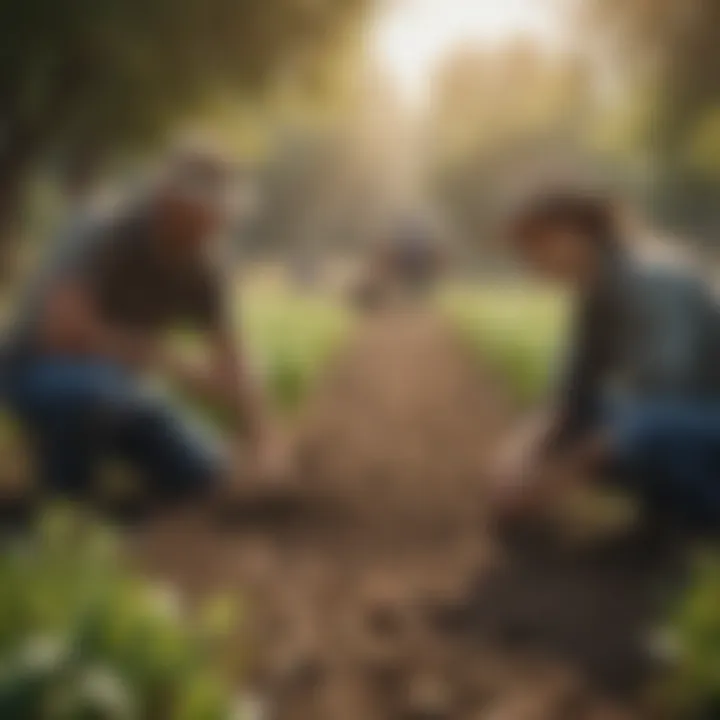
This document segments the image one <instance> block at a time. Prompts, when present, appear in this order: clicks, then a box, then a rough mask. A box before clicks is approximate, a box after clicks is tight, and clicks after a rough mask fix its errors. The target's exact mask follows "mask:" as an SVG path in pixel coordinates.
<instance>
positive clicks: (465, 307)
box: [442, 285, 565, 402]
mask: <svg viewBox="0 0 720 720" xmlns="http://www.w3.org/2000/svg"><path fill="white" fill-rule="evenodd" d="M442 305H443V308H444V310H445V312H446V313H447V314H448V315H449V317H450V318H451V320H452V322H453V323H454V324H455V326H456V327H457V328H458V330H459V332H460V335H461V337H462V338H463V339H464V340H465V341H466V342H467V343H468V344H469V346H470V347H471V348H473V349H474V350H476V351H477V352H478V355H479V356H480V357H481V358H482V360H483V361H484V362H486V363H489V365H490V366H491V368H492V369H493V370H495V371H497V372H498V373H499V374H500V375H501V376H502V377H504V378H505V379H506V380H507V381H508V383H509V386H510V388H511V389H512V391H513V392H514V393H516V395H517V397H518V399H519V400H521V401H522V402H530V401H533V400H536V399H538V398H539V397H540V396H541V395H542V394H543V392H545V391H546V389H547V386H548V380H549V376H550V374H551V371H552V366H553V359H554V358H555V357H556V356H557V348H558V345H559V340H560V335H561V332H562V328H563V325H564V314H565V313H564V306H563V302H562V299H561V298H560V297H558V296H557V295H556V294H553V293H551V292H549V291H547V290H544V289H538V288H534V287H533V286H532V285H504V286H497V287H487V286H486V287H483V288H482V289H478V288H471V289H467V288H459V289H454V290H452V291H450V292H448V293H447V294H446V295H445V296H444V297H443V299H442Z"/></svg>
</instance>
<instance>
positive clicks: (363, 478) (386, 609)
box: [139, 312, 672, 720]
mask: <svg viewBox="0 0 720 720" xmlns="http://www.w3.org/2000/svg"><path fill="white" fill-rule="evenodd" d="M514 415H515V410H514V408H513V405H512V403H511V402H510V401H509V399H508V397H507V395H506V393H505V392H504V389H503V387H502V384H501V383H498V382H497V380H496V379H495V378H493V377H492V375H490V374H488V373H486V372H484V371H483V370H482V369H479V368H478V362H477V358H474V357H471V355H470V354H469V353H467V352H466V351H465V349H464V348H463V347H462V346H461V345H460V344H459V343H458V341H457V340H456V338H455V337H454V336H453V334H452V333H451V332H450V330H449V329H448V328H447V327H446V326H445V325H444V324H443V322H441V321H440V320H439V319H438V318H436V317H434V316H432V315H430V314H425V313H408V312H394V313H387V314H384V315H383V316H381V317H380V316H379V317H374V318H369V319H367V320H366V324H365V325H364V326H363V327H362V328H361V329H360V330H359V332H358V333H357V336H356V337H355V339H354V341H353V342H352V344H351V347H348V348H347V349H346V350H345V352H344V353H343V356H342V357H341V358H339V361H338V362H337V363H336V364H335V365H334V366H333V367H332V368H331V369H330V370H329V371H328V373H327V378H326V379H325V382H324V383H322V386H321V387H320V388H319V390H318V392H317V393H316V396H315V397H314V398H313V400H312V401H311V402H310V403H309V404H308V407H307V409H306V412H305V413H304V415H303V417H302V419H301V421H300V423H299V438H298V453H299V457H300V462H301V467H302V475H303V499H302V501H301V502H300V503H298V504H297V505H288V506H286V507H280V506H278V505H275V506H266V507H264V508H263V507H262V506H257V507H255V508H253V509H249V510H248V513H247V516H246V517H243V518H241V519H240V521H239V522H236V523H234V524H233V525H232V527H225V528H220V527H217V526H210V525H209V524H208V523H207V522H206V521H205V520H202V519H200V518H198V517H197V516H196V515H194V514H193V513H185V514H184V515H183V516H173V517H169V518H168V519H167V520H166V521H164V522H158V523H156V524H155V525H154V526H153V527H152V529H149V530H146V531H145V532H144V534H143V536H142V537H141V538H140V543H139V547H140V548H141V550H142V557H143V560H144V562H145V563H146V564H147V567H149V568H150V569H151V570H152V572H153V573H155V574H159V575H161V576H163V577H166V578H168V579H170V580H172V581H173V582H175V583H178V584H179V586H180V587H181V588H182V589H183V590H184V592H185V593H186V594H187V596H188V597H189V598H191V599H195V598H200V597H206V596H209V595H212V594H215V593H217V592H219V591H225V592H231V593H233V595H236V596H237V597H239V598H241V599H242V602H243V603H244V605H245V608H246V610H245V612H244V617H245V618H246V622H245V624H244V628H243V629H242V631H241V633H240V636H239V637H238V638H237V643H235V644H234V645H233V649H232V650H231V652H230V656H231V657H230V660H231V661H232V662H234V663H235V665H236V667H237V668H238V672H239V673H241V675H242V678H243V682H244V683H245V684H250V685H251V686H252V687H253V688H254V690H255V692H257V693H258V694H259V695H260V696H262V697H264V698H266V699H267V702H268V709H267V716H268V718H272V719H273V720H565V719H566V720H621V719H626V718H627V719H630V718H632V719H633V720H640V719H642V718H651V717H656V715H654V713H653V710H651V709H650V708H649V705H650V704H651V703H649V702H648V700H647V696H648V686H649V685H651V684H652V682H651V681H652V680H653V679H654V678H655V677H656V675H657V672H658V667H657V662H656V661H655V660H654V659H653V658H652V657H651V655H650V653H649V652H648V650H647V647H648V642H647V641H648V637H649V633H650V632H651V630H652V629H653V627H654V624H655V622H656V619H657V616H658V612H659V610H660V606H661V602H662V592H659V590H661V589H662V588H663V583H665V584H667V582H668V573H669V568H670V566H671V563H670V562H669V560H670V554H669V553H670V550H671V549H672V548H670V549H667V548H662V547H658V546H657V544H653V543H651V542H649V541H647V539H646V540H645V541H642V540H641V539H638V538H636V537H633V535H632V533H629V534H623V533H621V534H619V535H617V537H613V538H603V539H601V540H596V541H593V542H588V541H585V542H578V541H573V542H570V541H568V540H567V538H565V539H562V538H561V537H560V536H557V537H556V536H554V535H540V534H535V535H533V533H532V532H530V530H528V531H527V533H526V534H525V537H520V536H518V535H516V536H515V537H514V538H513V539H512V541H510V540H507V539H505V540H501V539H500V538H499V537H498V536H497V534H496V533H494V532H493V531H492V526H491V524H490V523H489V521H488V517H487V512H486V510H485V506H486V502H485V501H484V499H485V497H486V492H487V482H486V479H485V477H484V467H485V466H486V464H487V459H488V456H489V454H490V453H491V452H492V451H493V449H494V448H495V447H496V446H497V444H498V442H499V439H500V437H501V436H502V434H503V433H504V431H505V430H506V429H507V427H508V425H509V423H511V422H512V419H513V417H514Z"/></svg>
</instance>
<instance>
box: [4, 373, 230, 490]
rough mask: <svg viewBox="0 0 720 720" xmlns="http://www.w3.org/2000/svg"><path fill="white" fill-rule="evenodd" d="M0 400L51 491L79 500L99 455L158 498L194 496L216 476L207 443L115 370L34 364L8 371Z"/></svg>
mask: <svg viewBox="0 0 720 720" xmlns="http://www.w3.org/2000/svg"><path fill="white" fill-rule="evenodd" d="M8 399H9V401H10V404H11V406H12V407H13V408H14V409H15V410H16V412H17V413H18V414H19V415H20V417H21V419H23V420H24V421H25V422H26V424H27V425H28V426H29V429H30V432H31V434H32V436H33V438H34V440H35V444H36V447H37V451H38V455H39V457H38V460H39V469H40V472H41V475H42V479H43V482H44V484H45V486H46V487H47V488H48V489H51V490H53V491H56V492H61V493H64V494H72V495H82V494H84V493H85V492H87V491H88V490H89V489H90V486H91V484H92V479H93V475H94V473H95V470H96V468H97V463H98V461H99V460H100V459H103V458H107V457H117V458H119V459H122V460H126V461H128V462H129V463H130V464H131V465H133V466H135V467H136V468H137V469H138V471H139V472H140V474H141V475H142V477H143V478H144V479H145V480H146V481H147V482H148V483H149V484H150V486H151V489H153V490H159V491H161V492H162V493H163V494H172V493H178V494H180V493H181V494H185V493H188V492H198V491H202V490H204V489H205V488H206V487H207V485H208V483H209V482H211V480H213V479H214V478H216V477H218V476H219V460H218V453H217V452H216V449H215V447H214V445H213V444H212V443H211V442H210V440H209V438H206V437H204V436H203V435H202V434H200V433H198V432H196V431H195V429H194V428H193V427H192V426H191V424H190V423H189V422H186V421H185V419H184V418H183V417H182V416H181V415H180V414H179V413H178V412H176V411H174V410H173V409H171V408H170V406H169V405H168V404H167V403H165V402H164V401H163V400H162V399H161V398H159V397H155V396H152V395H150V394H148V393H147V392H145V391H144V389H143V388H142V387H141V386H140V384H139V383H138V382H137V381H136V380H135V378H134V377H133V376H132V375H130V374H129V373H127V372H126V371H124V370H123V369H122V368H119V367H117V366H115V365H112V364H109V363H103V362H96V361H68V360H59V359H42V360H35V361H33V362H30V363H27V364H26V365H25V366H24V367H22V368H18V369H17V370H16V371H15V372H13V373H12V375H11V378H10V384H9V388H8Z"/></svg>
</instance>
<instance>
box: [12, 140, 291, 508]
mask: <svg viewBox="0 0 720 720" xmlns="http://www.w3.org/2000/svg"><path fill="white" fill-rule="evenodd" d="M231 175H232V173H231V171H230V170H229V168H228V167H227V166H226V165H225V164H224V162H223V161H222V160H221V159H218V158H216V157H213V156H211V155H208V154H204V153H202V152H191V151H184V152H182V153H178V155H176V156H174V157H173V158H172V159H171V160H170V161H169V162H168V163H167V166H166V167H165V169H164V172H162V173H161V175H160V177H158V178H157V179H156V180H155V182H154V183H153V184H152V185H151V187H150V188H149V190H148V191H146V192H144V193H142V196H141V197H140V198H139V199H137V198H135V199H132V200H129V201H127V202H125V203H124V204H122V205H120V206H119V207H118V208H116V209H114V210H113V211H112V212H107V211H103V212H91V213H83V217H82V218H81V219H79V220H77V221H75V222H72V223H71V224H70V226H69V227H68V228H67V229H66V231H65V232H64V233H62V234H61V237H60V238H59V239H58V240H57V241H56V242H54V243H53V244H52V246H51V247H50V253H49V257H48V258H47V259H46V261H45V262H44V263H43V264H42V267H41V268H40V271H39V273H38V274H37V276H36V277H35V278H34V280H33V281H32V282H31V284H30V286H29V288H28V291H27V293H26V294H25V295H24V296H23V297H22V298H21V300H20V303H19V306H18V308H17V309H16V312H15V315H14V321H13V322H12V323H11V324H10V328H9V330H8V331H7V337H6V338H5V342H4V348H3V375H4V382H3V390H4V395H5V396H6V397H5V399H6V402H7V403H8V404H9V406H10V409H11V410H12V411H13V412H14V414H15V415H16V416H17V418H18V419H19V420H20V422H21V423H22V425H23V426H24V427H25V428H26V429H27V432H28V435H29V438H30V440H31V442H32V447H33V448H34V449H35V451H36V461H37V462H36V467H37V470H38V474H39V476H40V479H41V486H42V488H43V489H44V490H47V491H49V492H51V493H58V494H62V495H67V496H71V497H75V498H82V497H87V496H88V495H89V494H91V493H92V491H93V489H94V487H93V486H94V479H95V477H96V470H97V468H98V465H99V463H100V461H102V460H104V459H107V458H118V459H120V460H122V461H125V462H127V463H128V464H130V465H131V466H132V467H133V468H135V469H136V470H137V473H138V475H139V477H141V478H142V479H143V481H144V482H145V483H146V484H147V488H148V489H149V490H150V491H151V494H152V496H153V497H160V498H163V499H166V500H170V499H180V498H187V497H193V498H195V497H199V496H203V497H212V498H215V497H217V498H218V500H219V501H220V502H221V504H222V502H224V501H225V500H228V501H229V500H230V499H231V498H232V497H233V491H232V489H233V488H234V487H235V484H234V483H233V479H234V477H235V474H236V473H235V469H234V468H233V462H232V460H231V457H233V456H234V453H232V452H227V449H221V448H220V447H219V446H218V444H217V443H216V442H215V441H214V440H212V439H211V438H210V436H209V435H206V434H202V433H200V432H199V431H198V429H197V428H196V427H195V425H194V423H193V422H192V421H191V419H188V418H186V417H185V416H184V415H183V414H182V413H180V412H179V411H178V410H177V409H175V408H174V407H173V406H172V405H171V404H170V403H169V402H168V400H167V399H166V398H165V397H163V396H162V395H161V394H158V393H157V392H156V391H152V390H151V389H149V385H150V384H149V383H147V382H144V379H145V377H146V376H147V375H155V374H157V375H160V376H163V377H165V378H166V379H168V380H169V381H170V382H171V383H175V384H177V385H178V386H179V387H180V388H182V389H183V390H187V391H189V392H191V393H195V394H197V395H198V396H201V397H203V398H208V399H212V400H213V401H215V402H221V403H224V404H225V406H227V407H228V408H229V410H230V411H231V412H232V415H233V417H234V419H235V421H236V424H237V427H238V431H240V430H242V431H243V432H244V439H245V441H246V443H247V448H248V460H247V461H248V462H249V463H251V464H252V467H253V468H254V469H255V470H256V471H257V473H258V474H259V475H261V476H263V477H267V478H273V477H276V476H279V474H280V472H281V468H282V467H283V464H284V462H285V459H284V458H285V455H284V451H283V450H281V449H280V448H281V446H282V443H280V442H279V440H278V437H277V434H276V433H275V431H274V430H273V428H272V427H271V423H270V422H269V419H268V415H267V412H266V409H265V404H264V402H263V399H262V397H261V392H260V389H259V387H258V385H257V382H256V380H255V378H254V377H253V375H252V373H251V371H250V369H249V367H248V362H247V357H246V354H245V352H244V351H243V349H242V348H241V347H240V346H239V341H238V339H237V337H236V334H235V331H234V324H233V320H232V317H231V315H232V304H231V302H230V300H229V296H228V295H229V294H228V283H227V281H226V279H225V277H224V274H225V272H226V270H227V266H226V263H223V260H222V230H223V227H224V225H225V224H226V222H227V220H228V216H227V202H226V201H227V198H228V188H229V187H230V185H231V179H232V178H231ZM179 326H184V327H188V328H193V329H195V330H197V331H199V332H200V333H202V336H203V338H204V339H205V341H206V349H207V362H204V363H200V364H195V363H189V362H187V360H186V359H183V358H182V357H180V356H178V354H177V353H176V352H173V350H172V348H168V346H167V344H166V342H165V339H166V334H167V331H168V330H171V329H172V328H175V327H179ZM238 438H240V435H238Z"/></svg>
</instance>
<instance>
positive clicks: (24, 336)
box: [5, 203, 224, 357]
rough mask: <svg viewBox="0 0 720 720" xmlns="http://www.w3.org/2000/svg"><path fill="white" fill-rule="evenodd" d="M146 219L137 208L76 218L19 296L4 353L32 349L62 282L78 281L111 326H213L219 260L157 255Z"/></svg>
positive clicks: (218, 309) (142, 207) (220, 289)
mask: <svg viewBox="0 0 720 720" xmlns="http://www.w3.org/2000/svg"><path fill="white" fill-rule="evenodd" d="M150 217H151V216H150V213H149V212H148V210H147V205H146V204H144V203H133V204H129V205H128V206H126V207H124V208H122V209H120V210H119V211H115V212H113V213H92V212H84V213H82V214H81V215H80V216H78V217H76V218H75V219H74V220H73V221H72V222H71V223H70V224H69V226H68V227H67V228H66V230H65V231H64V232H63V233H62V234H61V237H60V238H59V239H58V240H57V241H56V242H55V243H54V245H53V247H52V248H51V249H50V252H49V254H48V256H47V258H46V259H45V262H43V264H42V265H41V267H40V269H39V271H38V273H37V274H36V276H35V277H34V278H33V279H32V280H31V282H30V284H29V286H28V288H27V291H26V292H25V294H24V295H23V296H22V297H21V299H20V303H19V306H18V308H17V310H16V313H15V319H14V322H12V323H11V325H10V330H9V334H8V338H7V340H6V343H5V347H6V351H7V352H8V354H9V356H10V357H17V356H21V357H26V356H27V355H28V354H32V353H34V352H37V351H38V350H39V348H38V344H37V329H38V326H39V323H40V320H41V316H42V313H43V312H44V306H45V304H46V302H47V299H48V296H49V293H50V292H51V291H52V290H53V289H54V288H55V287H57V285H58V284H59V283H60V282H65V281H68V280H70V281H73V280H77V281H78V282H80V283H82V285H83V287H84V288H86V289H87V290H88V291H89V292H90V293H91V296H92V297H93V300H94V302H95V306H96V308H97V310H98V312H99V313H100V314H101V316H102V317H103V318H104V319H105V320H106V321H107V322H109V323H111V324H113V325H115V326H117V327H122V328H127V329H128V330H134V331H145V332H160V331H162V330H165V329H168V328H170V327H172V326H174V325H192V326H194V327H197V328H199V329H209V328H210V327H213V326H215V325H216V324H219V322H220V321H221V315H222V299H223V294H224V282H223V278H222V275H223V273H222V271H221V268H220V267H219V263H217V262H216V260H215V259H214V258H213V257H211V254H210V253H207V254H203V255H201V256H199V257H197V258H196V261H195V262H192V263H190V262H182V263H181V262H177V261H174V259H173V258H172V257H164V256H162V254H161V253H159V252H158V251H157V247H156V244H155V243H154V242H153V240H154V238H153V235H152V233H151V229H150Z"/></svg>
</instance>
